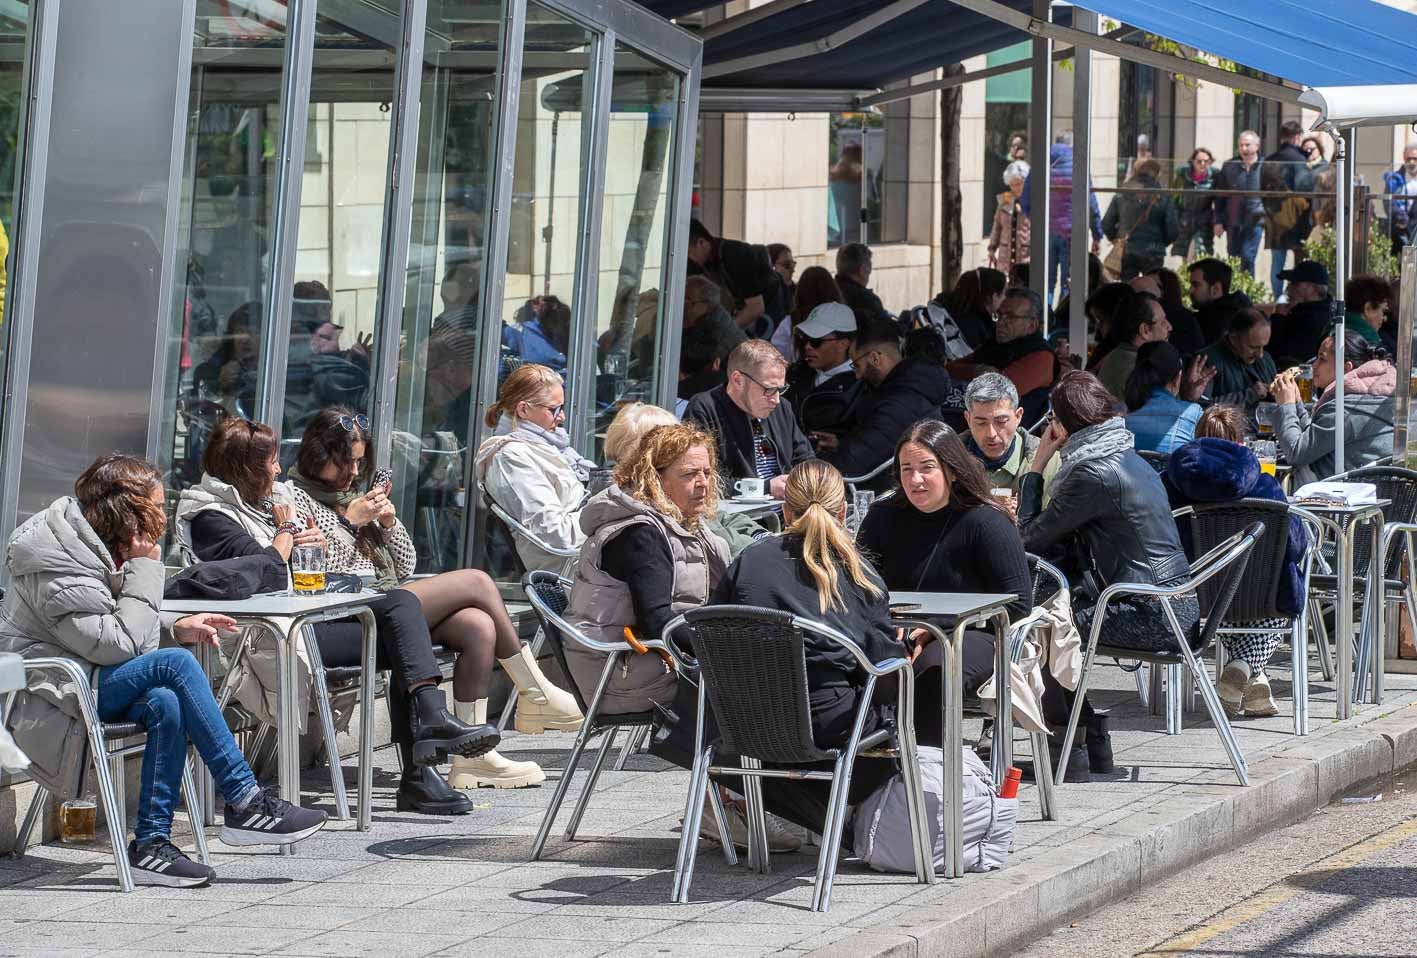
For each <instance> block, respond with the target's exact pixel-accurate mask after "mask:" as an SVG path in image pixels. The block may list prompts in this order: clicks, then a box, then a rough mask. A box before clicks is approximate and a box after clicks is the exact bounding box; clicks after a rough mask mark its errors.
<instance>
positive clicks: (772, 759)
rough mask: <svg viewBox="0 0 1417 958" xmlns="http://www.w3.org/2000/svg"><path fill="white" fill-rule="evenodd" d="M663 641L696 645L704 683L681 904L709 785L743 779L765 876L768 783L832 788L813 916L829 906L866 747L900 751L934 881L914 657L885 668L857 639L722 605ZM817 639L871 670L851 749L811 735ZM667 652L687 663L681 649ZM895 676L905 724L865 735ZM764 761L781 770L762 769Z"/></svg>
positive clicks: (680, 875) (751, 844)
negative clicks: (725, 761) (709, 731)
mask: <svg viewBox="0 0 1417 958" xmlns="http://www.w3.org/2000/svg"><path fill="white" fill-rule="evenodd" d="M664 634H665V636H666V637H668V638H671V639H673V638H675V637H676V635H680V634H682V635H686V636H688V637H689V638H691V640H692V646H693V650H694V654H695V656H696V657H697V664H698V667H699V669H700V673H699V674H700V678H701V681H700V682H699V709H698V713H699V714H698V726H697V730H696V733H695V739H694V752H695V757H694V777H693V780H692V782H691V784H690V787H689V801H688V807H687V809H686V811H685V814H684V831H683V834H682V836H681V837H680V840H679V861H678V865H677V867H676V869H675V881H674V891H673V900H674V901H677V902H681V903H682V902H687V901H688V900H689V884H690V881H691V880H692V878H693V873H694V857H695V852H696V850H697V847H698V831H699V820H700V818H701V816H702V815H703V796H704V793H705V791H709V792H712V791H713V789H712V788H710V787H709V786H710V778H712V777H717V776H725V777H733V776H740V777H742V779H743V783H744V789H743V790H744V793H745V795H746V797H747V799H748V820H749V841H748V855H749V862H750V864H751V865H753V866H756V867H758V868H759V869H760V870H763V871H766V870H767V869H768V851H767V837H766V828H765V825H764V813H763V801H762V783H761V780H762V779H763V778H782V779H791V780H797V781H804V780H805V781H830V782H831V783H832V786H831V798H830V799H829V800H828V803H827V818H826V825H825V827H824V828H823V830H822V844H821V851H820V853H819V854H818V856H817V880H816V888H815V891H814V892H813V895H812V910H813V911H826V910H827V909H829V908H830V907H831V893H832V882H833V879H834V878H835V877H836V861H837V853H838V849H839V848H840V846H841V833H842V829H843V828H844V826H845V824H846V817H847V805H846V799H847V793H848V792H849V790H850V785H851V768H852V763H853V762H854V761H855V759H856V758H858V757H861V756H862V753H863V752H865V751H866V750H868V749H876V748H878V747H880V746H887V745H892V744H893V745H894V746H895V747H896V748H898V749H899V755H900V765H901V769H902V774H903V775H904V777H905V790H906V797H907V801H908V804H909V806H910V816H911V822H910V825H911V832H912V837H913V838H914V846H915V847H914V851H915V877H916V880H917V881H920V882H922V883H925V884H933V883H934V881H935V869H934V861H933V856H932V854H931V842H930V831H929V827H928V824H927V821H926V817H925V814H926V813H925V792H924V788H923V786H922V785H921V782H920V761H919V757H918V755H917V754H916V749H915V725H914V697H915V677H914V673H913V672H912V671H911V668H910V662H909V661H908V660H907V659H905V658H897V659H890V660H888V661H886V662H883V663H881V664H879V665H877V664H876V663H874V662H872V661H871V660H870V659H868V658H867V657H866V654H865V653H864V652H862V651H861V649H860V648H859V647H858V646H857V645H856V643H855V642H853V641H852V640H851V639H849V638H847V637H846V636H844V635H842V634H841V633H840V632H837V631H836V630H834V629H831V628H829V627H827V626H825V625H822V624H821V623H819V622H813V621H810V620H808V619H803V618H801V617H799V616H795V615H792V614H791V613H788V612H784V611H781V610H778V609H760V608H753V607H750V606H735V605H720V606H710V607H705V608H700V609H691V610H689V611H688V612H686V613H684V614H683V615H681V616H679V617H677V618H675V619H674V620H672V621H671V622H670V623H669V624H668V625H666V626H665V629H664ZM809 635H810V636H812V637H813V638H814V639H815V640H817V641H819V642H827V643H832V644H835V645H839V646H841V647H842V648H843V649H845V650H846V651H848V652H850V653H851V654H852V656H853V657H854V658H855V659H856V661H857V663H858V664H859V665H860V667H861V669H862V670H863V671H864V672H865V673H866V685H865V687H864V688H863V689H862V690H861V694H860V705H859V706H858V708H857V711H856V718H855V722H854V724H853V726H852V734H851V739H850V741H849V742H848V743H847V744H846V746H845V747H844V748H825V749H824V748H821V747H819V746H818V745H817V743H816V742H815V741H814V740H813V737H812V720H811V713H810V709H809V707H808V689H807V665H806V658H805V652H804V650H805V645H806V638H807V636H809ZM668 645H669V648H670V651H671V652H674V653H675V655H676V658H679V659H680V661H681V663H682V662H683V659H682V657H681V656H680V654H679V653H678V650H677V649H676V648H675V643H674V642H670V643H668ZM888 675H895V676H896V678H897V681H898V682H899V686H898V698H897V709H896V715H897V719H896V722H897V726H896V727H894V728H891V727H885V728H879V729H877V730H875V731H873V732H871V733H869V734H864V733H863V729H864V728H865V723H866V717H867V714H868V713H869V711H870V709H871V698H872V693H873V692H874V691H875V687H876V680H877V679H879V678H883V677H885V676H888ZM709 702H712V704H713V714H714V718H715V719H717V721H718V727H719V740H718V741H713V742H706V741H704V717H705V715H706V714H707V713H706V712H705V709H706V708H708V704H709ZM717 751H722V752H723V753H724V754H729V755H737V756H739V757H740V765H739V766H738V767H731V766H718V765H714V764H713V757H714V753H715V752H717ZM873 757H882V758H884V757H886V756H884V755H881V756H873ZM891 757H893V756H891ZM763 763H769V764H771V765H772V766H774V767H772V768H764V767H762V765H763ZM822 763H829V764H831V766H832V770H831V771H823V770H815V769H811V768H810V766H813V765H818V764H822Z"/></svg>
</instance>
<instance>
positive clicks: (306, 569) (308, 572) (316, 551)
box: [290, 545, 325, 595]
mask: <svg viewBox="0 0 1417 958" xmlns="http://www.w3.org/2000/svg"><path fill="white" fill-rule="evenodd" d="M290 578H291V581H292V583H293V584H294V586H295V594H296V595H319V594H321V593H322V592H324V591H325V549H324V547H323V546H318V545H304V546H296V547H295V548H294V549H293V550H291V553H290Z"/></svg>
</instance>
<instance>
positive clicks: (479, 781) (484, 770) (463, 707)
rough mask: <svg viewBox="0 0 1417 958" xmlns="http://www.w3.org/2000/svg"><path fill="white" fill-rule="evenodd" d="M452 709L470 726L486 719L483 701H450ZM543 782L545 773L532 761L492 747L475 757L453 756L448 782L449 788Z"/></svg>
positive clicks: (528, 784)
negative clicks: (520, 758) (506, 753)
mask: <svg viewBox="0 0 1417 958" xmlns="http://www.w3.org/2000/svg"><path fill="white" fill-rule="evenodd" d="M453 711H455V712H456V713H457V716H458V718H459V719H460V720H462V721H464V722H467V723H468V724H471V725H481V724H483V723H485V722H486V721H487V700H486V699H478V700H477V701H476V702H457V701H455V702H453ZM544 781H546V773H545V772H543V771H542V770H541V766H540V765H537V764H536V763H535V762H516V761H513V760H512V759H509V758H507V757H506V756H504V755H500V754H498V753H497V750H496V749H493V750H492V751H490V752H487V753H485V754H483V755H480V756H478V757H477V758H462V757H461V756H459V757H455V758H454V759H453V768H452V771H451V772H449V773H448V784H449V785H451V786H452V787H453V788H530V787H531V786H533V785H540V784H541V783H542V782H544Z"/></svg>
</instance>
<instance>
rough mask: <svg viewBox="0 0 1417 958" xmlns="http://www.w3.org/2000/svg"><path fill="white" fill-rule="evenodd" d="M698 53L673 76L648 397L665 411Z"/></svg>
mask: <svg viewBox="0 0 1417 958" xmlns="http://www.w3.org/2000/svg"><path fill="white" fill-rule="evenodd" d="M702 62H703V50H702V49H700V50H699V51H698V53H697V54H696V55H695V57H694V62H693V63H692V64H691V65H690V68H689V72H688V73H686V74H681V75H680V77H679V102H678V103H677V104H676V105H675V114H674V139H673V140H671V141H670V142H671V143H672V144H673V149H674V153H673V154H672V155H673V158H674V175H673V177H672V178H671V179H670V183H672V184H673V186H672V187H671V189H670V193H669V229H668V231H667V235H666V236H665V238H664V270H663V272H662V273H661V274H660V275H661V276H662V277H663V279H662V281H661V283H660V287H661V289H663V290H664V293H663V295H662V296H660V298H659V334H658V338H657V339H656V342H657V343H659V355H660V362H661V363H662V365H661V366H660V369H659V379H658V380H657V381H656V383H655V389H654V395H656V396H658V397H659V404H660V405H661V406H663V407H664V408H665V409H673V408H674V400H675V398H676V395H677V390H678V383H679V345H680V338H681V334H682V332H683V325H682V319H683V312H684V280H685V279H686V278H687V277H688V270H687V267H686V265H685V262H686V260H687V259H688V249H689V213H690V205H691V201H692V199H693V195H692V194H693V190H694V148H695V143H696V141H697V139H698V138H697V137H696V136H695V135H694V129H695V126H696V124H697V121H698V115H699V80H700V76H701V72H700V66H701V64H702Z"/></svg>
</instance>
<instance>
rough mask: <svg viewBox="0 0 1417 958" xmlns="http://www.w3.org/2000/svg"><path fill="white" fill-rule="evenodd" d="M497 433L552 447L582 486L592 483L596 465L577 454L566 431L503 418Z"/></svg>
mask: <svg viewBox="0 0 1417 958" xmlns="http://www.w3.org/2000/svg"><path fill="white" fill-rule="evenodd" d="M497 432H498V433H499V434H501V435H510V436H519V437H521V438H522V439H525V440H527V441H528V442H534V443H537V444H538V445H542V446H549V447H551V448H552V449H554V450H556V454H557V455H558V456H560V457H561V459H562V461H563V462H565V463H566V466H567V467H568V468H569V469H570V470H571V471H572V472H574V473H575V474H576V478H577V479H579V480H580V481H581V483H582V484H584V483H587V482H589V481H590V473H591V470H592V469H594V468H595V463H593V462H591V461H590V460H589V459H587V458H585V457H584V456H582V455H581V454H580V453H578V452H576V450H575V447H574V446H572V445H571V437H570V436H568V435H566V430H564V429H542V428H541V427H540V426H538V425H537V424H536V423H534V422H527V421H526V420H525V419H517V420H512V419H511V417H509V416H503V417H502V421H501V422H500V423H498V424H497Z"/></svg>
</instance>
